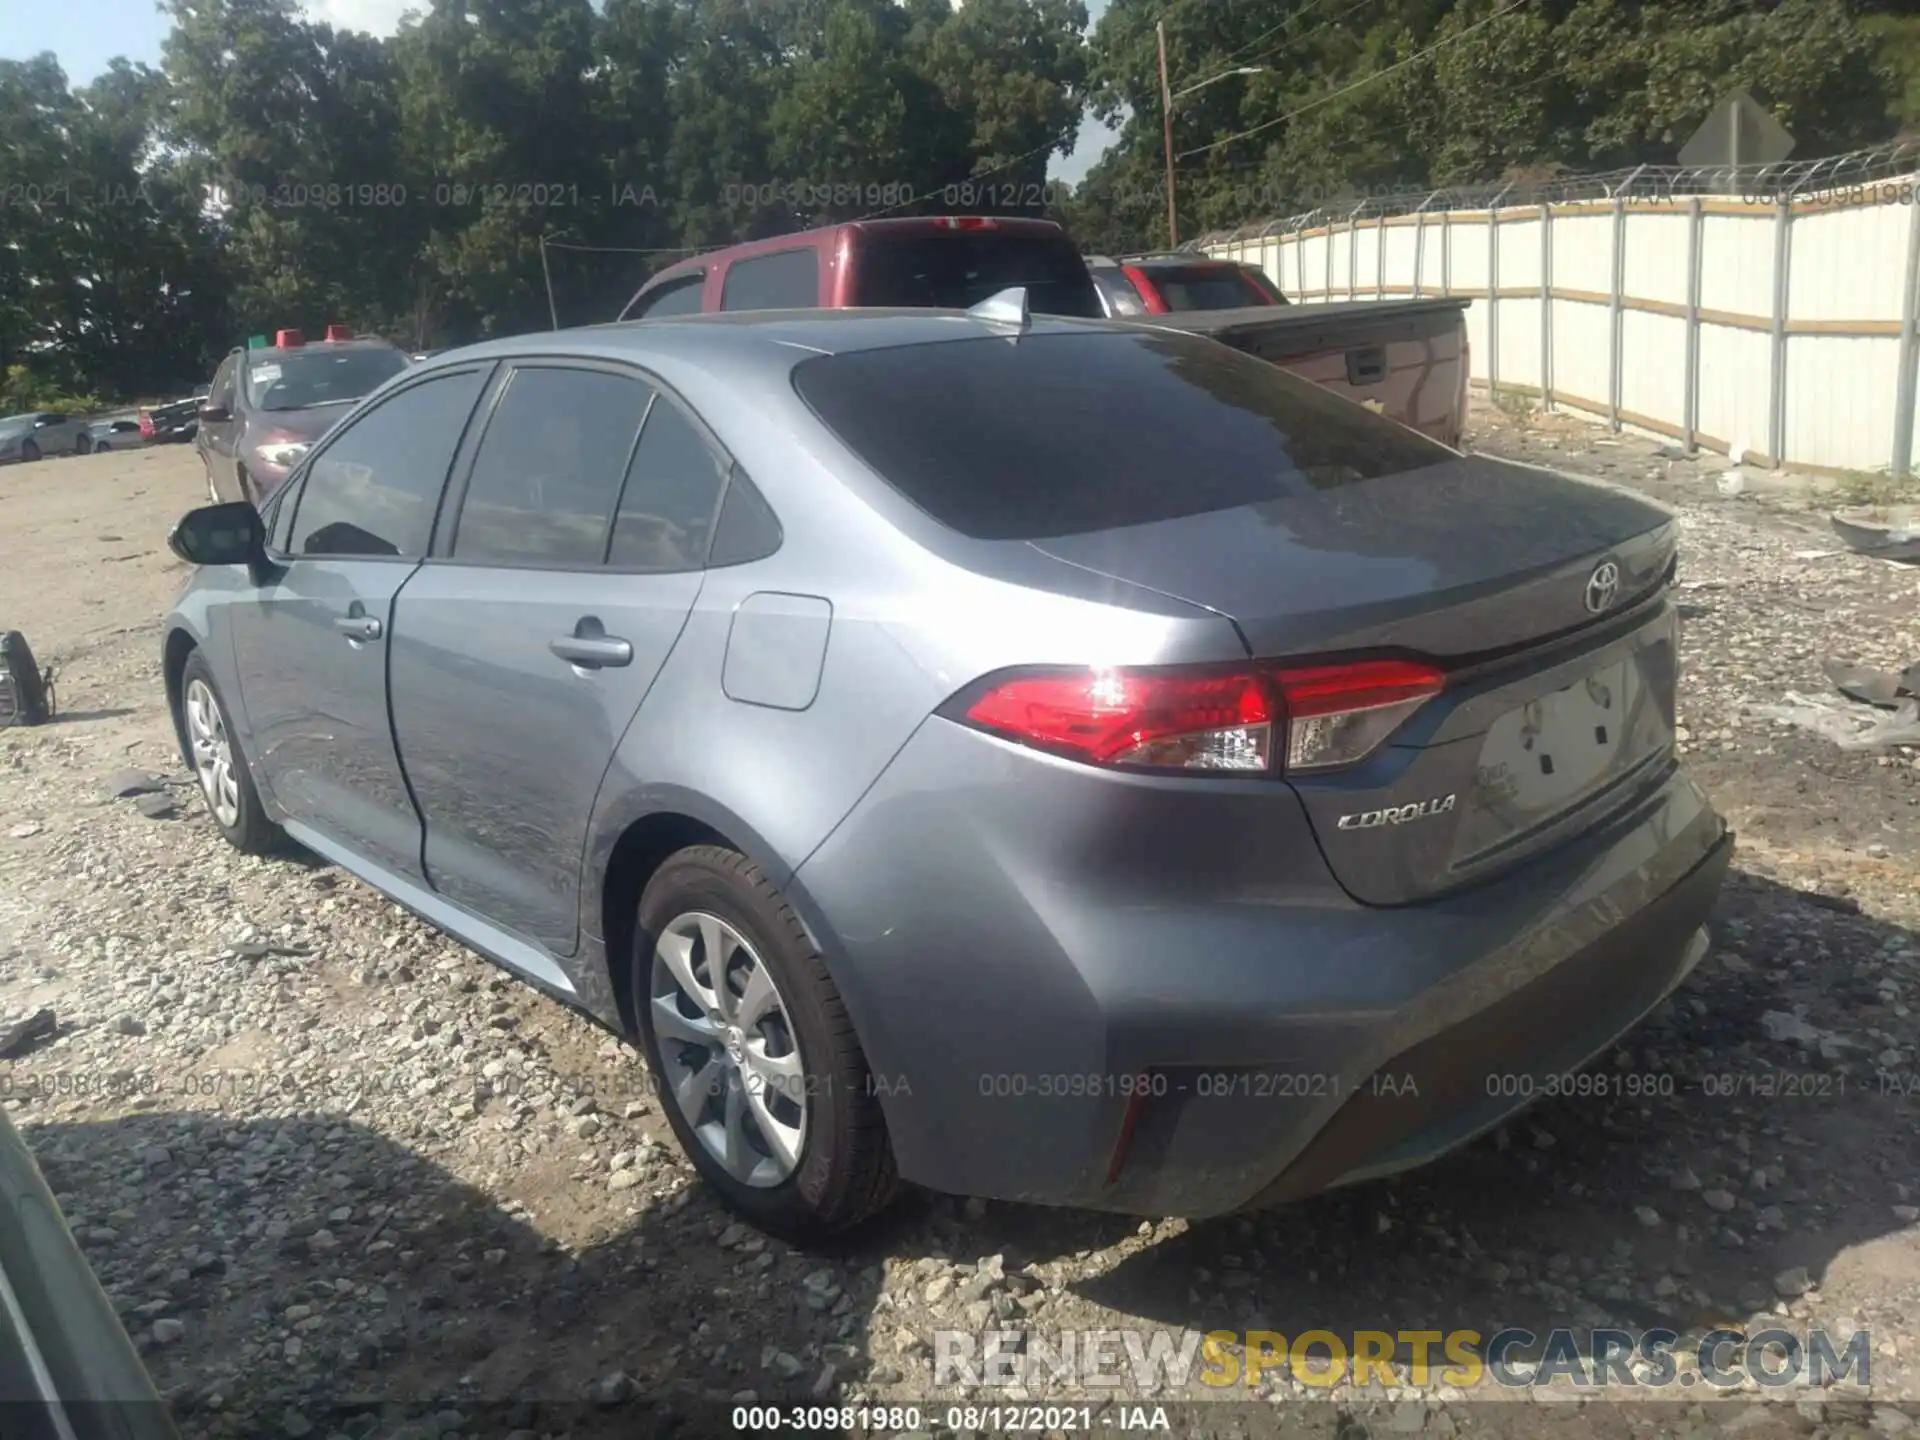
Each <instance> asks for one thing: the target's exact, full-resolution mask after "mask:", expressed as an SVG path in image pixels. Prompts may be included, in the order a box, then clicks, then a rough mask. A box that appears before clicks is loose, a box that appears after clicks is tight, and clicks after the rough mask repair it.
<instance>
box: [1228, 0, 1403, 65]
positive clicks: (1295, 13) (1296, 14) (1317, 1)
mask: <svg viewBox="0 0 1920 1440" xmlns="http://www.w3.org/2000/svg"><path fill="white" fill-rule="evenodd" d="M1325 3H1326V0H1308V3H1307V4H1305V5H1302V6H1301V7H1300V8H1299V9H1297V10H1289V11H1288V12H1287V13H1286V16H1285V17H1284V18H1283V19H1282V20H1281V21H1280V23H1279V24H1278V25H1275V26H1273V27H1272V28H1271V29H1268V30H1262V31H1261V32H1260V33H1259V34H1258V35H1256V36H1254V37H1253V39H1251V40H1249V41H1248V42H1247V43H1246V44H1244V45H1242V46H1241V47H1240V48H1239V49H1238V50H1236V51H1234V52H1233V53H1232V54H1231V55H1227V56H1224V57H1222V59H1221V61H1220V64H1221V65H1222V66H1227V65H1231V64H1232V63H1233V62H1234V61H1235V60H1238V59H1239V58H1240V57H1241V56H1242V55H1244V54H1246V53H1247V51H1249V50H1251V49H1253V47H1254V46H1256V45H1258V44H1259V43H1260V42H1261V41H1263V40H1265V39H1266V38H1267V37H1268V36H1269V35H1273V34H1276V33H1278V32H1279V31H1281V30H1285V29H1287V28H1289V27H1290V26H1291V25H1293V23H1294V22H1295V21H1297V20H1298V19H1299V18H1300V17H1301V16H1302V15H1305V14H1307V13H1308V12H1309V11H1311V10H1316V9H1318V8H1319V7H1320V6H1321V5H1324V4H1325ZM1360 3H1361V4H1371V3H1372V0H1360ZM1342 13H1345V12H1342ZM1268 53H1269V54H1271V53H1272V52H1268Z"/></svg>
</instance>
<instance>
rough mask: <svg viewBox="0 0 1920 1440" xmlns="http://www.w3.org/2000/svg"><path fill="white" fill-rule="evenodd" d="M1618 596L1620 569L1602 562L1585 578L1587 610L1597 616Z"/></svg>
mask: <svg viewBox="0 0 1920 1440" xmlns="http://www.w3.org/2000/svg"><path fill="white" fill-rule="evenodd" d="M1619 594H1620V567H1619V566H1618V565H1616V564H1614V563H1613V561H1611V560H1603V561H1601V562H1600V564H1599V565H1598V566H1597V567H1596V568H1595V569H1594V572H1593V574H1592V575H1590V576H1588V577H1587V609H1588V610H1589V611H1591V612H1592V613H1593V614H1595V615H1598V614H1601V613H1602V612H1603V611H1605V610H1606V609H1607V607H1608V606H1610V605H1612V604H1613V602H1614V600H1615V598H1616V597H1617V596H1618V595H1619Z"/></svg>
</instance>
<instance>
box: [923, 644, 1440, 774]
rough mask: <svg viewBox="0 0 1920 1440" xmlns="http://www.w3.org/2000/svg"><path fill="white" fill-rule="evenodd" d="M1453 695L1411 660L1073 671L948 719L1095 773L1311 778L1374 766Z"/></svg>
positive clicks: (1017, 685)
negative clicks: (1444, 693)
mask: <svg viewBox="0 0 1920 1440" xmlns="http://www.w3.org/2000/svg"><path fill="white" fill-rule="evenodd" d="M1444 684H1445V677H1444V676H1443V675H1442V674H1441V672H1440V671H1438V670H1436V669H1434V668H1433V667H1432V666H1429V665H1421V664H1418V663H1415V662H1411V661H1404V660H1367V661H1360V662H1358V663H1356V664H1351V665H1322V666H1311V667H1303V668H1294V669H1288V668H1285V667H1273V668H1266V667H1262V668H1260V669H1254V668H1251V667H1249V668H1245V669H1230V670H1223V669H1221V668H1219V667H1217V666H1208V667H1201V668H1195V669H1164V670H1161V669H1142V670H1121V669H1092V668H1089V669H1071V670H1066V669H1063V670H1049V671H1043V672H1028V673H1025V674H1019V675H1011V676H1008V677H1007V678H1005V679H1001V680H997V681H995V680H988V681H985V682H983V683H982V684H981V685H980V686H978V687H976V688H975V689H973V690H972V691H969V692H965V693H964V694H963V695H962V696H960V697H958V699H957V700H956V702H955V704H954V706H953V708H952V709H951V710H949V711H947V712H946V713H948V714H950V715H951V716H952V717H953V718H956V719H962V720H964V721H965V722H966V723H968V724H970V725H973V726H975V727H977V728H979V729H982V730H986V731H988V732H990V733H992V734H995V735H999V736H1002V737H1003V738H1005V739H1008V740H1015V741H1018V742H1019V743H1021V744H1023V745H1031V746H1033V747H1034V748H1036V749H1039V750H1047V751H1051V752H1052V753H1054V754H1056V755H1064V756H1066V757H1068V758H1069V759H1074V760H1082V761H1085V762H1087V763H1088V764H1092V765H1107V766H1119V767H1123V768H1128V769H1148V770H1194V771H1209V772H1221V771H1227V772H1237V773H1240V774H1264V773H1272V772H1276V771H1282V770H1284V771H1288V772H1300V773H1312V772H1314V771H1320V770H1331V769H1335V768H1338V767H1340V766H1343V765H1352V764H1355V763H1356V762H1358V761H1360V760H1363V759H1365V758H1366V757H1367V756H1368V755H1370V754H1372V753H1373V752H1374V751H1375V750H1377V749H1378V748H1379V747H1380V745H1381V744H1382V743H1383V742H1384V741H1385V740H1386V739H1387V737H1388V736H1390V735H1391V734H1392V733H1393V732H1394V731H1395V730H1397V729H1398V728H1399V727H1400V726H1401V725H1402V724H1403V723H1404V722H1405V721H1406V719H1407V717H1408V716H1410V715H1411V714H1413V712H1414V711H1415V710H1417V709H1419V708H1420V706H1421V705H1423V704H1425V703H1426V702H1427V701H1428V700H1430V699H1432V698H1433V696H1435V695H1437V694H1439V693H1440V690H1441V688H1442V687H1443V685H1444ZM1276 732H1279V734H1280V735H1281V736H1282V737H1283V738H1282V740H1281V742H1280V743H1281V744H1283V745H1284V749H1280V750H1278V751H1276V740H1275V734H1276Z"/></svg>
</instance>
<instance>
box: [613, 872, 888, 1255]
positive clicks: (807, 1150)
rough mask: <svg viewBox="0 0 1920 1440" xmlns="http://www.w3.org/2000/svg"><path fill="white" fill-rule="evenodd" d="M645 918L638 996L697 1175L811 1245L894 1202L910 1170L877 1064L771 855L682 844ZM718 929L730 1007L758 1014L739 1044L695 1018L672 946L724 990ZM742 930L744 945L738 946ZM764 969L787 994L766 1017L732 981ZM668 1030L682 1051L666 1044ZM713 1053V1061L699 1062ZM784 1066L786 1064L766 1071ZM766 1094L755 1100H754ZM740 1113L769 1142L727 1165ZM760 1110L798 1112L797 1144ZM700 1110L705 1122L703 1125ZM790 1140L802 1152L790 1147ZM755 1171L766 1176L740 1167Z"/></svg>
mask: <svg viewBox="0 0 1920 1440" xmlns="http://www.w3.org/2000/svg"><path fill="white" fill-rule="evenodd" d="M713 922H718V924H717V925H716V924H714V923H713ZM634 930H635V939H634V950H633V955H632V957H631V961H632V972H631V973H632V986H631V989H630V991H629V993H630V994H631V995H632V997H633V1009H634V1014H635V1017H636V1019H637V1020H638V1022H639V1030H640V1043H641V1047H642V1049H643V1050H644V1052H645V1054H646V1057H647V1065H648V1067H649V1069H650V1070H651V1071H652V1073H653V1076H654V1078H655V1080H656V1082H657V1084H658V1088H659V1092H660V1095H659V1099H660V1108H661V1110H662V1111H663V1112H664V1113H665V1114H666V1116H667V1120H668V1123H670V1124H671V1125H672V1126H673V1131H674V1135H675V1136H676V1137H677V1138H678V1139H679V1141H680V1145H681V1148H682V1149H683V1150H684V1151H685V1152H686V1154H687V1157H688V1159H690V1160H691V1161H692V1162H693V1166H694V1168H695V1169H696V1170H697V1171H699V1173H700V1177H701V1178H702V1179H703V1180H705V1181H706V1182H707V1184H708V1185H709V1186H711V1187H712V1188H713V1189H714V1190H715V1191H717V1192H718V1193H719V1195H720V1198H721V1200H722V1201H723V1202H725V1204H726V1205H727V1207H728V1208H729V1209H731V1210H732V1211H733V1212H734V1213H735V1214H737V1215H739V1216H740V1217H741V1218H742V1219H744V1220H746V1221H747V1222H748V1223H750V1224H752V1225H754V1226H757V1227H758V1228H759V1229H761V1230H764V1231H766V1232H768V1233H769V1234H772V1235H776V1236H779V1237H781V1238H783V1239H787V1240H791V1241H795V1242H798V1243H802V1244H805V1243H808V1242H812V1241H818V1240H822V1239H825V1238H827V1237H829V1236H832V1235H836V1234H839V1233H841V1232H843V1231H846V1230H850V1229H852V1228H853V1227H854V1226H856V1225H859V1224H860V1223H861V1222H862V1221H865V1220H867V1219H870V1218H871V1217H873V1216H874V1215H877V1214H879V1213H880V1211H882V1210H884V1209H885V1208H886V1207H887V1205H888V1203H889V1202H890V1201H891V1200H892V1199H893V1197H894V1194H895V1193H896V1192H897V1191H898V1189H899V1176H898V1171H897V1170H896V1168H895V1165H894V1159H893V1148H892V1146H891V1144H890V1143H889V1142H888V1139H887V1129H886V1123H885V1121H884V1119H883V1118H882V1116H881V1113H880V1106H879V1102H878V1101H877V1100H876V1099H875V1097H874V1088H875V1087H874V1084H873V1076H872V1072H871V1071H870V1070H869V1068H868V1066H867V1060H866V1056H865V1054H864V1053H862V1051H861V1049H860V1042H859V1040H858V1039H857V1038H856V1037H855V1035H854V1031H853V1022H852V1020H851V1019H849V1018H848V1015H847V1010H846V1006H845V1004H844V1003H843V1002H842V1001H841V999H840V992H839V991H838V990H837V989H836V988H835V986H834V983H833V979H832V977H831V976H829V975H828V974H827V968H826V965H825V963H824V962H823V961H822V960H821V957H820V956H819V954H818V953H817V952H816V951H815V950H814V948H813V946H812V945H811V944H810V943H809V942H808V940H807V937H806V931H805V929H804V928H803V927H802V926H801V924H800V921H799V919H798V917H797V916H796V915H795V914H794V912H793V910H792V908H791V907H789V906H788V904H787V902H786V901H785V900H784V899H783V898H782V897H781V895H780V892H779V891H778V890H776V889H775V888H774V887H773V885H772V884H771V883H770V882H769V881H768V880H767V878H766V876H765V875H763V874H762V873H761V872H760V869H759V867H758V866H756V865H755V864H754V863H753V862H752V861H750V860H748V859H747V858H746V857H745V856H744V855H741V854H739V853H737V852H735V851H733V850H729V849H726V848H724V847H722V846H717V845H700V846H694V847H692V848H690V849H686V850H682V851H680V852H678V853H677V854H675V855H672V856H670V857H669V858H668V859H667V861H666V863H665V864H663V865H662V866H661V867H660V868H659V870H657V871H656V872H655V873H654V876H653V879H652V880H651V881H649V882H648V884H647V888H646V892H645V894H643V895H642V896H641V897H640V907H639V915H638V924H637V925H636V926H635V927H634ZM728 930H731V932H732V935H731V936H727V935H726V934H725V932H726V931H728ZM716 933H718V934H720V935H721V937H722V947H721V948H722V949H724V950H726V951H727V954H728V961H727V984H728V995H727V999H726V1002H725V1003H727V1004H730V1005H731V1006H732V1007H733V1010H732V1017H733V1018H735V1019H744V1020H745V1021H747V1022H749V1026H748V1028H747V1029H746V1030H745V1032H744V1034H743V1031H742V1028H741V1027H739V1026H735V1027H734V1028H733V1030H732V1040H733V1043H732V1045H731V1046H728V1045H727V1044H725V1043H724V1041H725V1038H726V1037H725V1036H724V1034H723V1033H722V1032H720V1031H719V1029H718V1027H716V1026H715V1025H714V1024H713V1023H712V1022H711V1021H710V1020H707V1019H706V1017H701V1019H698V1020H694V1019H690V1018H689V1017H688V1016H687V1014H686V1011H687V1009H688V1008H693V1009H695V1010H698V1009H699V1008H700V1007H701V1006H702V1005H704V1004H705V1003H706V1002H705V1001H702V1000H701V999H700V998H699V996H698V995H696V994H695V993H694V992H693V991H691V990H689V989H688V988H687V985H686V984H684V983H681V982H680V981H679V980H677V979H676V978H675V972H674V967H673V966H672V965H671V964H670V963H669V961H668V960H667V958H666V956H667V955H668V954H669V953H673V954H684V956H685V959H686V962H687V963H686V964H685V966H684V973H685V974H686V975H687V977H688V979H689V980H690V981H691V982H692V983H693V985H694V986H696V987H698V986H700V985H701V983H702V982H703V981H704V982H705V993H706V994H707V996H708V997H709V998H710V999H712V1000H714V1001H716V1002H718V1001H719V999H720V997H719V995H718V992H717V991H716V990H714V988H713V986H712V973H711V969H710V967H709V965H708V963H707V952H708V951H709V950H710V949H711V948H712V947H711V946H710V945H709V944H708V943H707V937H710V936H713V935H715V934H716ZM693 934H699V935H700V936H701V937H702V938H701V940H700V942H699V944H698V945H695V946H691V947H688V948H685V949H684V950H683V948H682V947H681V946H680V945H676V943H675V942H676V941H677V940H681V939H682V938H683V937H688V938H690V937H691V936H692V935H693ZM733 940H738V941H740V942H742V947H741V948H733V947H732V944H731V942H732V941H733ZM756 967H764V969H765V972H766V976H767V978H769V979H771V981H772V988H773V992H774V993H773V996H772V999H771V1000H770V1001H767V1002H765V1006H764V1014H765V1016H766V1018H765V1019H764V1020H761V1021H759V1022H753V1021H752V1017H751V1016H747V1015H746V1014H745V1012H744V1011H743V1010H742V1009H741V1006H742V1004H743V1000H742V997H741V996H739V995H735V994H734V993H733V989H734V986H735V984H736V983H737V985H738V987H739V988H740V989H741V990H742V991H748V989H749V982H750V981H757V979H758V977H757V976H755V975H754V974H753V971H754V969H755V968H756ZM735 976H737V977H738V979H737V981H736V979H735V978H734V977H735ZM758 988H759V987H758V986H755V987H754V991H757V990H758ZM663 990H664V991H665V992H666V993H662V992H663ZM749 993H753V992H749ZM681 997H685V998H684V999H682V998H681ZM676 1013H677V1014H678V1016H679V1017H680V1019H679V1026H680V1027H686V1028H684V1029H682V1028H678V1027H676V1025H675V1023H674V1019H673V1015H674V1014H676ZM711 1013H712V1011H711V1010H710V1011H709V1014H711ZM663 1026H664V1027H666V1029H667V1031H668V1033H667V1034H666V1035H665V1036H664V1037H663V1036H662V1034H661V1033H660V1032H661V1029H662V1027H663ZM703 1028H704V1029H705V1030H706V1031H707V1032H709V1033H710V1034H712V1042H711V1044H709V1045H705V1046H703V1045H702V1044H700V1043H699V1042H696V1041H693V1040H691V1039H688V1038H686V1037H687V1036H688V1034H689V1033H690V1032H691V1031H698V1030H701V1029H703ZM663 1040H664V1043H665V1044H666V1045H667V1046H668V1047H669V1048H670V1051H671V1053H666V1054H663V1050H662V1044H663ZM729 1049H731V1051H732V1055H733V1057H734V1058H733V1059H732V1060H731V1061H730V1060H729V1059H728V1052H729ZM701 1054H705V1055H707V1057H708V1059H707V1061H706V1062H704V1063H701V1064H696V1063H694V1062H695V1060H696V1059H697V1057H698V1056H699V1055H701ZM796 1062H797V1064H798V1067H799V1069H798V1075H797V1076H794V1075H792V1074H791V1071H792V1067H793V1065H794V1064H795V1063H796ZM774 1067H781V1068H783V1069H784V1070H785V1071H786V1072H787V1073H786V1074H785V1076H784V1077H782V1076H776V1077H775V1078H772V1079H768V1078H765V1077H766V1076H767V1075H768V1074H769V1072H770V1070H771V1069H772V1068H774ZM689 1076H699V1077H703V1079H704V1080H705V1081H706V1082H708V1083H705V1084H702V1083H699V1082H695V1083H694V1084H692V1085H690V1086H687V1087H686V1090H687V1091H691V1093H692V1094H693V1096H694V1098H693V1100H692V1101H691V1102H686V1101H683V1100H682V1099H681V1098H680V1096H681V1094H682V1093H686V1091H683V1082H685V1081H687V1079H688V1077H689ZM742 1087H745V1088H742ZM756 1094H757V1095H758V1096H759V1097H760V1104H759V1105H758V1106H755V1105H754V1104H752V1103H751V1100H750V1098H749V1097H751V1096H752V1095H756ZM729 1099H733V1100H734V1101H735V1104H734V1105H729V1104H728V1103H727V1101H728V1100H729ZM689 1103H691V1107H692V1112H693V1113H690V1112H689ZM734 1113H739V1114H740V1115H741V1116H742V1119H743V1121H745V1120H751V1123H750V1124H745V1125H738V1126H736V1129H741V1130H743V1131H745V1132H747V1138H748V1139H757V1141H758V1148H757V1150H756V1149H755V1148H754V1147H753V1146H750V1145H746V1144H743V1145H742V1146H741V1147H740V1149H741V1151H742V1152H743V1154H744V1157H745V1162H746V1163H745V1164H744V1165H743V1164H739V1163H736V1164H735V1165H734V1166H732V1167H731V1168H730V1167H729V1165H728V1164H727V1163H725V1161H724V1160H723V1158H722V1155H721V1154H717V1153H716V1151H715V1150H714V1149H711V1148H709V1142H710V1141H711V1142H712V1143H713V1144H715V1145H718V1146H721V1147H723V1148H729V1147H726V1139H725V1137H726V1134H727V1125H726V1117H727V1116H729V1115H730V1114H734ZM761 1113H765V1114H767V1115H768V1116H769V1117H771V1118H772V1119H773V1120H774V1122H775V1124H776V1125H778V1124H780V1123H782V1122H789V1123H790V1122H791V1121H792V1120H793V1118H794V1116H795V1115H798V1116H799V1117H800V1123H799V1125H798V1127H796V1128H797V1129H798V1132H799V1133H798V1138H797V1140H796V1139H795V1136H794V1134H793V1132H792V1131H791V1130H789V1131H786V1132H783V1133H785V1134H786V1136H787V1142H786V1144H785V1145H777V1144H774V1143H772V1142H770V1141H769V1140H768V1139H767V1133H768V1132H767V1129H766V1128H764V1127H763V1125H762V1122H761V1121H760V1119H758V1118H757V1116H758V1115H759V1114H761ZM698 1115H704V1116H705V1117H707V1118H706V1120H705V1123H704V1124H702V1125H701V1126H700V1127H699V1128H696V1116H698ZM703 1132H704V1138H703ZM788 1148H791V1149H792V1152H793V1153H792V1154H791V1155H790V1156H789V1155H787V1154H784V1153H782V1152H783V1151H784V1150H786V1149H788ZM749 1167H752V1169H753V1173H751V1174H743V1173H742V1172H743V1171H745V1170H747V1169H748V1168H749ZM783 1168H784V1173H783Z"/></svg>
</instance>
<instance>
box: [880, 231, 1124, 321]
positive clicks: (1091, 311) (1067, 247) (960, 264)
mask: <svg viewBox="0 0 1920 1440" xmlns="http://www.w3.org/2000/svg"><path fill="white" fill-rule="evenodd" d="M855 277H856V278H855V285H854V290H855V294H854V298H853V303H854V304H855V305H870V306H904V307H907V308H910V309H926V308H931V309H951V310H965V309H967V308H968V307H969V306H973V305H977V304H979V303H980V302H981V301H982V300H985V299H987V298H988V297H989V296H992V295H995V294H998V293H999V292H1000V291H1002V290H1005V289H1007V288H1008V287H1010V286H1014V285H1024V286H1026V288H1027V308H1028V309H1030V310H1032V311H1033V312H1035V313H1036V314H1040V315H1076V316H1081V317H1090V318H1095V319H1097V318H1099V317H1100V316H1101V315H1102V314H1103V313H1104V312H1103V311H1102V310H1101V308H1100V297H1099V296H1098V295H1096V294H1095V293H1094V289H1093V277H1092V276H1090V275H1088V274H1087V265H1086V261H1084V260H1082V259H1081V258H1080V252H1079V251H1078V250H1076V249H1074V248H1073V242H1072V241H1070V240H1068V239H1067V238H1066V236H1064V235H1008V234H994V233H992V232H991V231H980V230H956V231H952V232H948V233H935V234H931V235H882V234H875V233H871V232H870V233H868V234H866V235H863V236H861V238H860V250H859V258H858V259H857V261H856V262H855Z"/></svg>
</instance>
